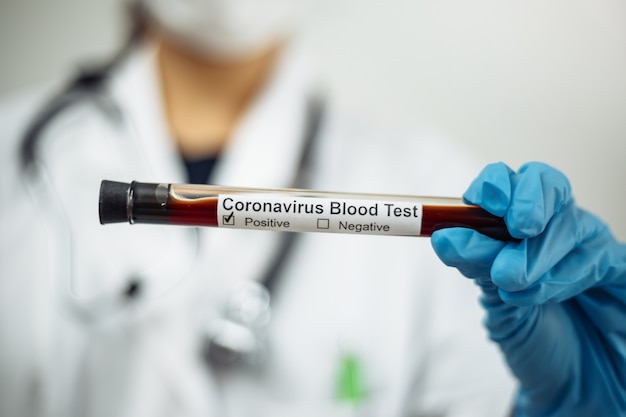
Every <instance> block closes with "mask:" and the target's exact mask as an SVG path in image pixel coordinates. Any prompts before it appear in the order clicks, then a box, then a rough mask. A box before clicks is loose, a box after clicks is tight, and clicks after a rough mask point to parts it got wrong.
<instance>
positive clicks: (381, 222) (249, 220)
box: [217, 194, 422, 236]
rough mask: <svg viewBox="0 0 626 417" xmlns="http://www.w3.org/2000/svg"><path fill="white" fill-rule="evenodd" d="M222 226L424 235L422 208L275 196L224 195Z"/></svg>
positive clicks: (400, 203) (220, 208) (220, 206)
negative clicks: (421, 233)
mask: <svg viewBox="0 0 626 417" xmlns="http://www.w3.org/2000/svg"><path fill="white" fill-rule="evenodd" d="M217 216H218V226H219V227H230V228H235V229H255V230H278V231H292V232H326V233H355V234H358V233H362V234H377V235H394V236H419V235H420V231H421V228H422V205H421V204H419V203H415V202H407V201H392V200H389V201H387V200H385V201H381V200H355V199H343V198H319V197H301V196H295V197H294V196H276V195H272V194H220V195H219V196H218V208H217Z"/></svg>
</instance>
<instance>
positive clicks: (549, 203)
mask: <svg viewBox="0 0 626 417" xmlns="http://www.w3.org/2000/svg"><path fill="white" fill-rule="evenodd" d="M511 179H512V183H511V185H512V195H511V199H510V204H509V208H508V210H507V212H506V214H505V216H504V221H505V223H506V225H507V228H508V229H509V232H510V233H511V235H512V236H513V237H516V238H520V239H525V238H529V237H534V236H537V235H539V234H540V233H542V232H543V231H544V229H545V228H546V226H547V225H548V223H549V222H550V219H551V218H552V217H553V216H554V215H555V213H558V212H559V211H560V210H561V209H562V208H563V206H565V205H566V204H568V203H569V202H570V201H572V193H571V186H570V183H569V181H568V180H567V177H565V175H563V174H562V173H561V172H560V171H558V170H556V169H554V168H552V167H551V166H549V165H546V164H544V163H541V162H530V163H527V164H524V165H523V166H522V167H521V168H520V169H519V171H518V173H517V174H515V175H513V176H511Z"/></svg>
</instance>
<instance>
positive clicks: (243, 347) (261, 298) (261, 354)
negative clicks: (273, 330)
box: [202, 281, 271, 368]
mask: <svg viewBox="0 0 626 417" xmlns="http://www.w3.org/2000/svg"><path fill="white" fill-rule="evenodd" d="M270 317H271V307H270V293H269V291H268V290H267V288H266V287H265V286H264V285H263V284H261V283H258V282H256V281H250V282H246V283H243V284H241V285H240V286H238V287H237V288H236V289H235V290H234V291H233V293H232V294H231V295H230V296H229V297H228V298H227V301H226V303H225V304H224V306H223V310H222V311H221V312H220V314H219V315H218V317H215V318H213V319H210V320H207V323H206V325H205V327H204V329H203V334H202V336H203V337H202V354H203V356H204V358H205V359H206V360H207V362H209V363H210V364H211V365H213V366H216V367H218V368H231V367H233V366H245V367H255V366H258V365H260V364H261V363H263V362H264V361H265V359H266V357H267V351H268V349H267V326H268V324H269V322H270Z"/></svg>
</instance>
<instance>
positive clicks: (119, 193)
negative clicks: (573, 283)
mask: <svg viewBox="0 0 626 417" xmlns="http://www.w3.org/2000/svg"><path fill="white" fill-rule="evenodd" d="M129 191H130V184H127V183H124V182H115V181H108V180H104V181H102V183H101V184H100V201H99V205H98V208H99V213H100V224H109V223H124V222H128V221H129V220H128V194H129Z"/></svg>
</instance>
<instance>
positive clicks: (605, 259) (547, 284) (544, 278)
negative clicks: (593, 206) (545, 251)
mask: <svg viewBox="0 0 626 417" xmlns="http://www.w3.org/2000/svg"><path fill="white" fill-rule="evenodd" d="M582 213H584V212H582ZM578 225H579V227H580V230H581V231H580V233H581V235H583V236H585V239H584V240H583V241H582V242H581V244H580V245H576V246H575V247H574V248H572V249H571V250H570V251H569V252H568V253H567V254H566V255H565V256H563V258H562V259H560V260H559V261H558V262H557V263H556V264H555V265H554V266H553V267H551V268H548V269H547V271H546V272H545V273H544V274H543V275H541V276H540V277H538V279H536V280H535V282H534V283H533V284H531V285H529V286H527V287H526V288H524V289H521V290H518V291H507V290H505V289H504V288H502V287H501V290H500V296H501V298H502V299H503V301H505V302H507V303H510V304H513V305H517V306H527V305H533V304H542V303H546V302H550V301H553V302H561V301H564V300H566V299H568V298H571V297H574V296H576V295H578V294H580V293H582V292H584V291H586V290H588V289H589V288H591V287H593V286H594V285H596V284H598V283H599V282H600V281H601V280H602V279H603V278H606V275H607V271H606V268H605V267H602V266H603V265H605V266H606V265H609V266H610V265H615V264H617V260H614V259H611V256H612V253H611V252H609V251H607V250H606V247H607V242H608V241H613V236H612V235H611V233H610V231H609V229H608V228H606V227H605V226H604V225H603V224H601V223H599V222H597V221H596V220H595V218H594V217H593V216H591V215H586V214H583V216H582V218H580V219H579V222H578ZM498 280H499V278H498Z"/></svg>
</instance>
